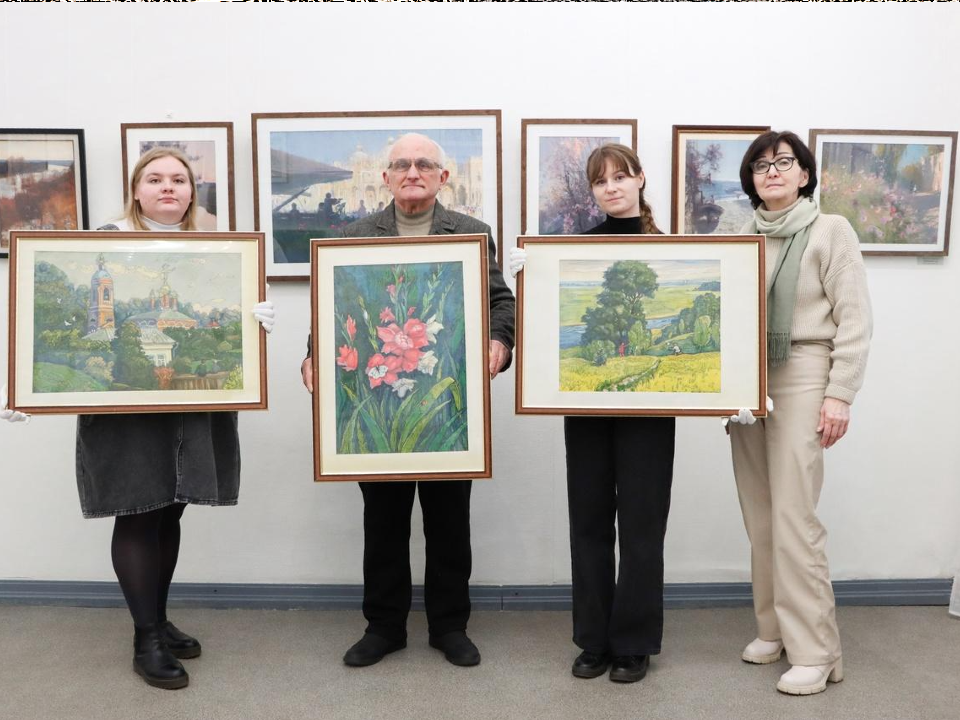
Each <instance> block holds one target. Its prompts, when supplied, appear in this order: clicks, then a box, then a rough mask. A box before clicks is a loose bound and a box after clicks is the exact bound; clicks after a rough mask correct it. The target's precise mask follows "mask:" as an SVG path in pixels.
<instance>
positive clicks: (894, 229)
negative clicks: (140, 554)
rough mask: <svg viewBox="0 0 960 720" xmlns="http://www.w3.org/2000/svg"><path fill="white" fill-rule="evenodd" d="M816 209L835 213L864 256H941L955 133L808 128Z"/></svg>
mask: <svg viewBox="0 0 960 720" xmlns="http://www.w3.org/2000/svg"><path fill="white" fill-rule="evenodd" d="M810 149H811V150H812V151H813V152H814V154H815V155H816V159H817V167H818V171H819V184H818V185H817V188H816V190H814V198H815V199H816V200H817V201H818V202H819V204H820V210H821V212H825V213H832V214H835V215H843V216H844V217H845V218H847V220H849V221H850V224H851V225H852V226H853V229H854V231H856V233H857V236H858V237H859V238H860V249H861V251H862V252H863V254H864V255H946V254H947V251H948V249H949V245H950V215H951V214H952V210H953V178H954V170H955V166H956V159H957V133H956V132H955V131H954V132H932V131H927V130H822V129H815V130H811V131H810Z"/></svg>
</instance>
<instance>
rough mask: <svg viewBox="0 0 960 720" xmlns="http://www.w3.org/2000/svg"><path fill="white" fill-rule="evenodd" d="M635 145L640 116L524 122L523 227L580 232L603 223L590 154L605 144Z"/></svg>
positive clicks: (522, 229) (543, 232)
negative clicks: (593, 188) (589, 169)
mask: <svg viewBox="0 0 960 720" xmlns="http://www.w3.org/2000/svg"><path fill="white" fill-rule="evenodd" d="M610 142H615V143H620V144H622V145H626V146H627V147H630V148H633V150H634V151H636V149H637V121H636V120H610V119H607V120H553V119H543V118H537V119H525V120H521V121H520V232H521V233H523V234H526V233H528V232H529V233H530V234H532V235H576V234H579V233H583V232H586V231H587V230H589V229H590V228H593V227H596V226H597V225H599V224H600V223H601V222H603V213H602V212H601V211H600V208H599V207H598V206H597V204H596V201H595V200H594V199H593V193H592V192H591V190H590V183H589V182H588V180H587V173H586V167H587V158H588V157H589V156H590V153H591V152H593V150H594V149H595V148H598V147H600V146H601V145H603V144H604V143H610Z"/></svg>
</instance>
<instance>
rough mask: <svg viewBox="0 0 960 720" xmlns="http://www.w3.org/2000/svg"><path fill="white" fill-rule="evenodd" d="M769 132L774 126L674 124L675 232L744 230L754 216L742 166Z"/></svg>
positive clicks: (672, 209)
mask: <svg viewBox="0 0 960 720" xmlns="http://www.w3.org/2000/svg"><path fill="white" fill-rule="evenodd" d="M769 129H770V126H769V125H674V126H673V145H672V148H673V152H672V155H671V157H672V163H671V165H672V184H671V203H670V232H672V233H675V234H678V235H685V234H695V235H707V234H713V233H716V234H737V233H739V232H740V230H741V229H742V228H743V226H744V224H745V223H746V222H747V221H748V220H749V219H750V218H751V217H752V216H753V206H752V205H751V204H750V199H749V198H748V197H747V195H746V193H744V192H743V189H742V187H741V185H740V174H739V172H740V163H741V162H742V160H743V155H744V153H745V152H746V150H747V148H748V147H749V146H750V143H752V142H753V141H754V140H756V139H757V137H759V136H760V135H761V134H762V133H765V132H767V131H768V130H769ZM681 168H682V169H683V172H681ZM715 173H716V175H715Z"/></svg>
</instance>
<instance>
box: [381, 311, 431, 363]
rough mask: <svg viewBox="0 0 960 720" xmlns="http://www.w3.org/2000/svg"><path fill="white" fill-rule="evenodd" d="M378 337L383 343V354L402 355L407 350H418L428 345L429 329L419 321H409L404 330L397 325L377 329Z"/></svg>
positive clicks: (391, 324)
mask: <svg viewBox="0 0 960 720" xmlns="http://www.w3.org/2000/svg"><path fill="white" fill-rule="evenodd" d="M377 336H378V337H379V338H380V339H381V340H382V341H383V350H382V351H383V352H385V353H390V354H393V355H402V354H403V353H404V352H406V351H407V350H417V349H419V348H422V347H423V346H424V345H427V344H428V343H427V328H426V326H425V325H424V324H423V323H422V322H420V321H419V320H414V319H411V320H407V322H405V323H404V324H403V329H402V330H401V329H400V327H399V326H398V325H397V324H396V323H390V324H389V325H387V326H386V327H378V328H377Z"/></svg>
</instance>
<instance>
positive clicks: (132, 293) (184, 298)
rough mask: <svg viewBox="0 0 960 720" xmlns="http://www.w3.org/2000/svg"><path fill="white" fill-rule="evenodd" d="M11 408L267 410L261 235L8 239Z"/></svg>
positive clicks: (19, 234) (26, 235)
mask: <svg viewBox="0 0 960 720" xmlns="http://www.w3.org/2000/svg"><path fill="white" fill-rule="evenodd" d="M11 240H12V243H11V251H10V269H11V272H10V348H9V352H10V357H9V366H8V371H9V393H10V407H11V408H14V409H16V410H20V411H23V412H27V413H37V414H39V413H59V414H77V413H80V414H94V413H125V412H175V411H176V412H189V411H201V410H203V411H206V410H252V409H265V408H266V406H267V386H266V343H265V339H264V338H265V336H264V333H263V331H262V329H261V328H260V326H259V324H258V323H257V321H256V320H255V319H254V318H253V316H252V314H251V313H250V312H249V309H250V308H252V307H253V305H254V304H256V303H257V302H259V301H260V300H262V299H263V298H264V291H265V287H266V286H265V281H264V276H263V235H262V234H260V233H193V232H178V233H172V234H170V235H164V234H163V233H161V232H109V231H105V232H102V231H101V232H24V231H14V232H13V233H12V234H11Z"/></svg>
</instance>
